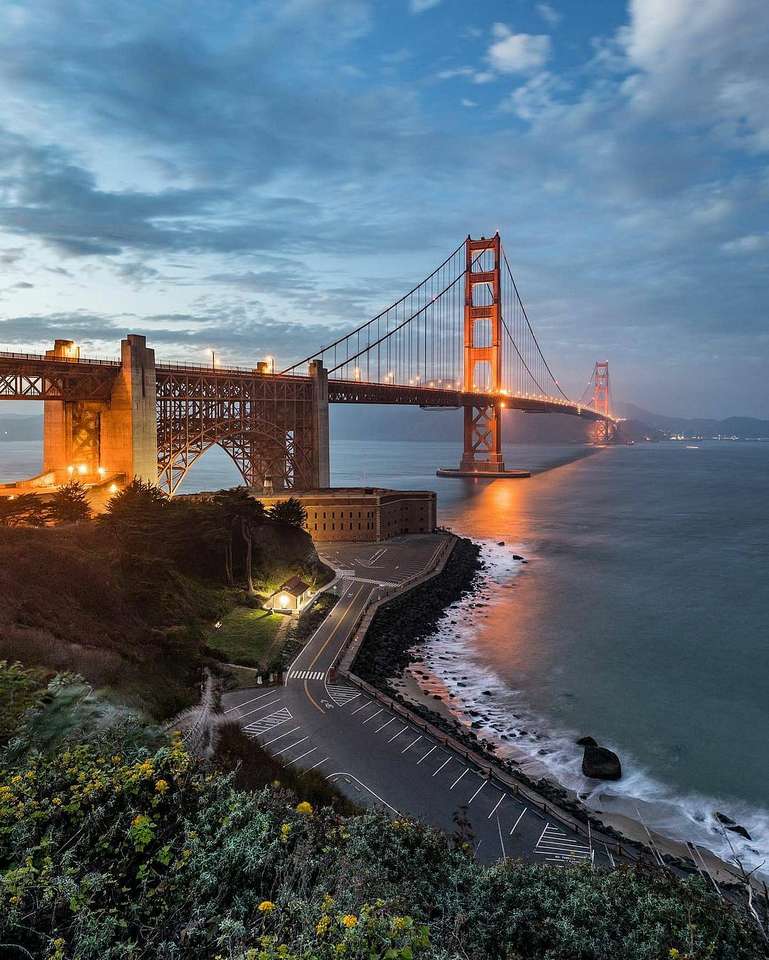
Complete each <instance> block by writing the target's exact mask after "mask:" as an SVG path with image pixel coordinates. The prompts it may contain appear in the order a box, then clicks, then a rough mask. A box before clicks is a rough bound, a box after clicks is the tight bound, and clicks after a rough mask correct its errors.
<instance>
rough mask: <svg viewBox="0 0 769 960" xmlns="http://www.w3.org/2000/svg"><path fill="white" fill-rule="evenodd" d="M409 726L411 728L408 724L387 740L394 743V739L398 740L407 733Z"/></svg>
mask: <svg viewBox="0 0 769 960" xmlns="http://www.w3.org/2000/svg"><path fill="white" fill-rule="evenodd" d="M408 728H409V725H408V724H406V726H405V727H404V728H403V729H402V730H399V731H398V732H397V733H396V734H395V736H394V737H390V739H389V740H388V741H387V742H388V743H392V742H393V740H397V739H398V737H399V736H400V735H401V734H402V733H405V732H406V731H407V730H408Z"/></svg>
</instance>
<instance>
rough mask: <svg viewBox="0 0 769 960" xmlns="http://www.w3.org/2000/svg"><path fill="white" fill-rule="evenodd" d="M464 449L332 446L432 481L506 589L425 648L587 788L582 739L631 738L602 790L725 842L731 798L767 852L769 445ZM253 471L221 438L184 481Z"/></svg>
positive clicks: (365, 463)
mask: <svg viewBox="0 0 769 960" xmlns="http://www.w3.org/2000/svg"><path fill="white" fill-rule="evenodd" d="M585 454H588V455H585ZM458 455H459V451H458V449H457V447H456V445H454V444H442V443H426V444H418V443H401V442H385V441H372V442H365V443H362V442H353V441H347V442H345V441H334V442H333V443H332V482H333V483H334V484H336V485H361V484H367V485H377V484H380V485H387V486H393V487H422V488H430V489H435V490H437V491H438V503H439V518H440V520H441V522H442V523H444V524H446V525H448V526H450V527H451V528H452V529H453V530H455V531H456V532H457V533H461V534H465V535H467V536H471V537H473V538H476V539H480V540H483V541H484V542H485V555H486V557H487V560H488V561H489V585H488V591H489V592H490V594H491V601H490V603H489V605H487V606H485V607H482V608H475V609H471V608H469V607H468V606H467V605H465V606H464V607H463V608H462V610H461V611H460V613H459V614H457V613H456V612H455V613H453V614H452V615H451V619H455V620H457V621H458V623H457V625H456V626H453V627H452V626H450V625H449V624H448V618H447V622H446V623H445V624H444V625H442V626H441V629H440V630H439V631H438V633H437V635H436V637H435V639H434V641H433V642H432V643H431V644H429V645H428V649H429V654H430V655H429V656H428V660H429V662H430V664H431V666H432V667H433V668H434V669H435V671H436V672H438V673H439V674H440V675H441V676H442V679H443V680H444V681H445V683H446V684H447V686H448V687H449V688H450V689H451V690H452V691H454V692H456V693H457V695H458V696H461V697H463V698H465V700H467V701H472V700H475V701H476V704H477V703H479V702H482V704H483V707H484V712H485V714H486V715H487V717H488V718H489V724H490V725H489V727H488V729H490V730H491V731H492V732H494V733H495V734H501V733H505V734H507V735H509V736H510V738H511V740H513V739H514V740H515V742H516V744H517V745H518V746H523V747H524V748H528V749H529V750H530V751H531V752H532V754H536V755H538V756H539V758H540V759H542V760H543V761H544V762H545V763H546V764H547V765H548V766H549V767H550V769H551V770H552V771H553V773H554V774H555V775H556V776H557V777H558V778H559V779H561V780H562V782H564V783H566V784H567V785H569V786H571V787H573V788H574V789H584V787H585V781H584V780H583V779H582V778H581V774H580V772H579V766H580V760H581V751H580V750H579V749H578V748H576V747H575V746H574V743H573V741H574V739H575V738H576V737H577V736H580V735H584V734H591V735H593V736H595V737H596V739H598V740H599V741H600V742H602V743H605V744H606V745H608V746H610V747H612V748H613V749H615V750H617V752H618V753H619V755H620V757H621V759H622V761H623V767H624V773H625V775H624V777H623V780H622V781H620V782H619V784H616V785H605V786H601V787H599V788H598V790H597V791H596V795H595V796H594V797H593V798H591V803H593V804H594V805H595V806H596V807H598V808H600V809H610V808H611V809H614V810H616V811H618V812H625V813H628V814H630V815H634V812H635V808H636V807H637V806H639V807H640V809H641V811H642V813H643V815H644V817H645V819H646V820H647V822H649V823H651V824H653V825H655V826H657V827H658V828H660V829H662V830H663V832H667V833H668V834H670V835H673V836H679V837H681V836H682V837H686V838H689V839H695V840H698V841H699V842H702V843H705V844H707V845H708V846H710V847H711V848H712V849H715V850H716V851H717V852H719V851H720V852H721V853H722V854H725V855H728V851H727V850H726V849H725V845H724V843H723V840H721V839H720V838H719V837H718V836H717V835H715V834H714V833H713V826H712V820H711V819H710V818H711V815H712V813H713V811H714V810H721V811H723V812H725V813H727V814H729V815H731V816H732V817H733V818H734V819H735V820H737V821H738V822H740V823H742V824H744V825H745V826H746V827H747V828H748V830H749V831H750V833H751V834H752V836H753V843H752V844H743V845H742V846H741V850H742V852H743V853H746V854H747V856H748V857H749V859H751V861H752V862H760V860H761V859H763V856H762V855H760V854H769V790H768V789H767V770H768V769H769V579H767V577H766V575H765V572H764V573H762V570H763V571H765V570H766V569H767V564H769V511H768V510H767V506H766V505H767V503H768V502H769V497H768V494H769V490H768V489H767V488H768V487H769V443H738V442H734V443H729V442H707V441H706V442H700V443H699V444H698V449H689V448H687V447H686V446H685V445H684V444H683V443H674V442H669V443H659V444H639V445H636V446H634V447H616V448H609V449H603V450H597V451H590V450H589V449H588V448H584V447H574V446H568V447H562V446H530V447H524V446H517V447H514V448H511V449H509V450H508V451H507V452H506V459H507V462H508V465H509V466H526V467H530V468H532V469H533V470H536V471H541V472H538V473H537V474H536V475H535V476H533V477H532V478H531V479H529V480H522V481H513V480H507V481H505V480H499V481H492V482H490V481H482V482H478V481H469V480H449V479H439V478H437V477H436V476H435V468H436V467H437V466H441V465H450V464H453V463H455V462H456V461H457V459H458ZM37 462H39V445H38V444H27V443H3V444H1V445H0V480H2V479H10V478H11V477H14V476H19V475H23V474H24V473H25V472H27V473H29V472H34V469H36V463H37ZM22 465H24V467H25V468H27V469H25V470H22V471H21V472H20V467H21V466H22ZM238 482H239V481H238V476H237V474H236V472H235V471H234V468H233V466H232V463H231V461H229V459H228V458H227V457H226V455H224V454H223V453H221V452H220V451H218V450H213V451H211V452H209V453H208V454H207V455H206V456H205V457H204V458H203V460H202V461H201V462H200V463H199V464H198V465H197V466H196V467H195V468H194V469H193V471H192V472H191V474H190V476H189V478H188V480H187V482H186V484H185V487H184V489H185V490H187V491H191V490H195V489H216V488H218V487H221V486H225V485H232V484H235V483H238ZM499 540H504V541H505V547H504V548H499V547H497V546H496V542H497V541H499ZM513 552H517V553H520V554H522V555H523V556H525V557H526V558H527V559H528V560H529V563H528V564H527V565H525V566H522V565H520V564H518V563H516V562H514V561H512V559H511V554H512V553H513ZM447 653H448V654H450V655H451V656H452V657H453V659H452V660H442V659H439V657H440V655H441V654H443V655H445V654H447ZM463 676H464V677H465V678H466V679H465V680H463V681H462V682H463V683H464V686H459V685H458V683H459V680H460V678H461V677H463ZM482 690H490V691H491V692H492V697H488V696H486V697H483V698H480V693H481V691H482ZM476 698H478V699H476ZM492 724H493V726H492ZM521 729H525V730H526V731H527V734H525V735H521V734H518V735H516V731H520V730H521ZM543 749H544V750H546V751H547V753H546V755H544V756H542V755H541V754H540V751H541V750H543ZM612 796H613V797H614V799H613V800H612V799H611V798H612ZM647 801H648V802H649V803H650V804H651V806H647V805H646V802H647ZM734 839H735V841H738V839H739V838H734ZM749 848H752V849H753V850H755V851H758V853H755V854H751V853H750V849H749Z"/></svg>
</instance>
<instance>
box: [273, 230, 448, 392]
mask: <svg viewBox="0 0 769 960" xmlns="http://www.w3.org/2000/svg"><path fill="white" fill-rule="evenodd" d="M464 245H465V241H464V240H463V241H462V242H461V243H460V244H459V246H458V247H457V248H456V250H453V251H452V252H451V253H450V254H449V255H448V257H446V259H445V260H444V261H443V263H442V264H440V266H438V267H436V268H435V270H433V272H432V273H431V274H430V275H429V276H428V277H426V278H425V279H424V280H422V281H420V282H419V283H418V284H417V285H416V286H415V287H412V288H411V290H409V292H408V293H404V295H403V296H402V297H401V298H400V299H399V300H396V301H395V302H394V303H391V304H390V306H389V307H387V309H386V310H382V311H381V313H378V314H377V315H376V316H375V317H372V318H371V319H370V320H366V321H365V323H362V324H360V326H358V327H356V328H355V329H354V330H352V331H351V332H350V333H346V334H344V335H343V336H341V337H339V339H338V340H335V341H334V342H333V343H329V344H328V345H327V346H325V347H321V348H320V349H319V350H316V351H315V353H311V354H310V355H309V356H308V357H305V358H304V360H297V362H296V363H294V364H292V365H291V366H290V367H286V369H285V370H281V374H284V373H289V371H291V370H295V369H296V368H297V367H301V366H302V364H305V363H309V361H310V360H313V359H315V357H318V356H320V355H321V354H323V353H326V352H327V351H329V350H333V349H334V347H336V346H338V345H339V344H340V343H343V342H344V341H345V340H349V339H350V338H351V337H354V336H355V334H359V333H360V332H361V330H365V329H366V327H369V326H371V324H372V323H376V322H377V321H379V320H381V319H382V317H384V316H385V315H386V314H388V313H389V312H390V311H391V310H393V309H395V308H396V307H398V306H400V304H402V303H403V302H404V301H405V300H408V298H409V297H410V296H411V295H412V294H414V293H416V291H417V290H418V289H419V288H420V287H422V286H424V285H425V284H426V283H427V282H428V281H430V280H431V279H432V278H433V277H434V276H435V274H436V273H438V271H439V270H442V269H443V268H444V267H445V266H446V264H447V263H448V262H449V260H451V259H452V258H453V257H455V256H456V255H457V254H458V253H459V251H460V250H461V249H462V247H464ZM363 352H365V351H361V353H363ZM356 356H360V354H356Z"/></svg>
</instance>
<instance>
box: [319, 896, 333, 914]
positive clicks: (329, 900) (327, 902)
mask: <svg viewBox="0 0 769 960" xmlns="http://www.w3.org/2000/svg"><path fill="white" fill-rule="evenodd" d="M321 906H322V907H323V909H324V910H330V909H331V908H332V907H333V906H334V898H333V897H332V896H331V894H330V893H324V894H323V903H322V904H321Z"/></svg>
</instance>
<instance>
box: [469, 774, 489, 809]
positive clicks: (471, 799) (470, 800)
mask: <svg viewBox="0 0 769 960" xmlns="http://www.w3.org/2000/svg"><path fill="white" fill-rule="evenodd" d="M487 783H488V780H484V781H483V783H482V784H481V785H480V787H478V789H477V790H476V791H475V793H474V794H473V795H472V797H470V799H469V800H468V801H467V805H468V807H469V806H470V804H471V803H472V802H473V800H475V798H476V797H477V796H478V794H479V793H480V792H481V790H483V788H484V787H485V786H486V784H487Z"/></svg>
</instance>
